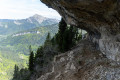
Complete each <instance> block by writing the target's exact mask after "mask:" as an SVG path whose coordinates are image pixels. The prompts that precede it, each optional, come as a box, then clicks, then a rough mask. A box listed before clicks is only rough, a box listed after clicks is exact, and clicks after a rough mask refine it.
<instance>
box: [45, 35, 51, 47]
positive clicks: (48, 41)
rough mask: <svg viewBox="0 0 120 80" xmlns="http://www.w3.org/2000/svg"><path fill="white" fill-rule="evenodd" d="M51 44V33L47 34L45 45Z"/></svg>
mask: <svg viewBox="0 0 120 80" xmlns="http://www.w3.org/2000/svg"><path fill="white" fill-rule="evenodd" d="M47 45H51V36H50V33H48V34H47V37H46V40H45V42H44V46H47Z"/></svg>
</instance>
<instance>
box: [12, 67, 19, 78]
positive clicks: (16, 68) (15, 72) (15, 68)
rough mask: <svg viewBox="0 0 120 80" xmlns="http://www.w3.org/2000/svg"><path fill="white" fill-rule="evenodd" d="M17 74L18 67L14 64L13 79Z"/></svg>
mask: <svg viewBox="0 0 120 80" xmlns="http://www.w3.org/2000/svg"><path fill="white" fill-rule="evenodd" d="M18 76H19V67H18V66H17V65H15V67H14V74H13V80H14V79H17V78H18Z"/></svg>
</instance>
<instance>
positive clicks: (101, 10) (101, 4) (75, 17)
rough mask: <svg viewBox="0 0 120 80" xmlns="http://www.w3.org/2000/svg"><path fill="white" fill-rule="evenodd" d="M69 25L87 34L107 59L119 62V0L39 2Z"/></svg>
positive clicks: (51, 0) (56, 0)
mask: <svg viewBox="0 0 120 80" xmlns="http://www.w3.org/2000/svg"><path fill="white" fill-rule="evenodd" d="M41 1H42V2H43V3H45V4H46V5H47V6H48V7H50V8H53V9H55V10H56V11H57V12H58V13H59V14H60V15H61V16H62V17H63V19H64V20H65V21H66V22H67V23H68V24H70V25H74V26H77V27H79V28H82V29H84V30H86V31H87V32H88V33H89V40H91V41H92V42H94V43H95V44H96V45H98V46H99V49H100V50H101V52H103V53H104V54H105V55H106V56H107V57H108V58H109V59H112V60H115V61H120V59H119V58H120V57H119V56H118V55H120V45H119V44H120V42H119V41H120V40H117V39H119V37H120V36H119V35H120V0H41Z"/></svg>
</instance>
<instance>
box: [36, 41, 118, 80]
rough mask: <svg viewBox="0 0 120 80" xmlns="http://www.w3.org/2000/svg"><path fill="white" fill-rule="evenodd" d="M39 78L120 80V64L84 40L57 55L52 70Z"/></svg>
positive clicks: (55, 79) (52, 79) (44, 79)
mask: <svg viewBox="0 0 120 80" xmlns="http://www.w3.org/2000/svg"><path fill="white" fill-rule="evenodd" d="M37 80H120V65H119V63H118V62H116V61H113V60H110V59H108V58H106V56H105V55H103V54H102V53H101V52H100V51H98V50H96V49H95V46H94V44H92V43H91V42H90V41H87V40H84V41H81V42H80V43H79V44H78V45H77V46H76V47H74V48H73V49H72V50H70V51H68V52H66V53H64V54H60V55H58V56H56V57H55V58H54V62H53V69H52V72H49V73H46V74H45V75H42V76H41V77H40V78H39V79H37Z"/></svg>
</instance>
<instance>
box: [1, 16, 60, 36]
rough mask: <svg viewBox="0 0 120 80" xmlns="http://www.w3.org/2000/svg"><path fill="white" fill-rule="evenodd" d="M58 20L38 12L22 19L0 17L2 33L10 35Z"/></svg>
mask: <svg viewBox="0 0 120 80" xmlns="http://www.w3.org/2000/svg"><path fill="white" fill-rule="evenodd" d="M58 22H59V21H58V20H56V19H51V18H46V17H43V16H40V15H38V14H35V15H34V16H32V17H29V18H26V19H21V20H9V19H0V35H10V34H13V33H16V32H19V31H23V30H28V29H33V28H36V27H39V26H46V25H52V24H56V23H58Z"/></svg>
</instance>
